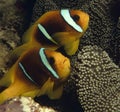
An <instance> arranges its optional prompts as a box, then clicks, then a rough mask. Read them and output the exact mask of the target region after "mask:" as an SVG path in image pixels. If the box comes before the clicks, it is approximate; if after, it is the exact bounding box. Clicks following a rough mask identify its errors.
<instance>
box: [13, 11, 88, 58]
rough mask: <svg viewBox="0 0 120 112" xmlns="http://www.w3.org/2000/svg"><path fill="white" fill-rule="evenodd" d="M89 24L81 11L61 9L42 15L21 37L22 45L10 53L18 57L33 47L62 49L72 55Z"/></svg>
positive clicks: (85, 15)
mask: <svg viewBox="0 0 120 112" xmlns="http://www.w3.org/2000/svg"><path fill="white" fill-rule="evenodd" d="M88 24H89V15H88V14H87V13H85V12H83V11H81V10H68V9H61V10H59V11H49V12H46V13H45V14H43V15H42V16H41V17H40V18H39V19H38V20H37V21H36V22H35V23H34V24H33V25H31V26H30V28H29V29H28V30H27V31H26V32H25V33H24V35H23V39H22V40H23V43H24V44H23V45H22V46H20V47H18V48H17V49H16V50H14V52H13V53H12V56H16V57H17V56H18V57H19V56H20V54H21V53H22V52H24V51H25V50H27V49H30V48H31V47H34V46H39V47H44V48H51V49H53V50H56V49H58V48H60V47H63V48H64V50H65V52H66V53H67V55H73V54H75V52H76V51H77V49H78V46H79V41H80V38H81V37H82V35H83V34H84V33H85V31H86V29H87V28H88Z"/></svg>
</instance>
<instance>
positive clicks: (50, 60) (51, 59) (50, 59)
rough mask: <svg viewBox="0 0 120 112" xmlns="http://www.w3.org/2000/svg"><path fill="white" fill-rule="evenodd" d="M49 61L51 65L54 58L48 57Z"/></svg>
mask: <svg viewBox="0 0 120 112" xmlns="http://www.w3.org/2000/svg"><path fill="white" fill-rule="evenodd" d="M49 63H50V65H53V64H54V63H55V59H54V58H53V57H50V58H49Z"/></svg>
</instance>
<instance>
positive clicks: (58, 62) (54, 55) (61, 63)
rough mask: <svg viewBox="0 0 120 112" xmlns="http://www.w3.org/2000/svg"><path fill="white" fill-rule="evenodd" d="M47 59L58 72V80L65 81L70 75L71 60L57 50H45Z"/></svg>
mask: <svg viewBox="0 0 120 112" xmlns="http://www.w3.org/2000/svg"><path fill="white" fill-rule="evenodd" d="M45 54H46V57H47V60H48V62H49V64H50V65H51V67H52V68H53V70H54V71H55V72H56V74H58V78H57V79H58V80H60V81H62V82H64V81H65V80H66V79H67V78H68V77H69V75H70V68H71V67H70V60H69V59H68V58H67V57H65V56H64V55H63V54H61V53H60V52H57V51H53V50H49V49H46V50H45Z"/></svg>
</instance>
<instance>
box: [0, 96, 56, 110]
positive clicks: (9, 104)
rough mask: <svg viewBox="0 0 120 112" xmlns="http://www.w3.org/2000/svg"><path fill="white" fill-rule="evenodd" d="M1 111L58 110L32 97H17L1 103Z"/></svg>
mask: <svg viewBox="0 0 120 112" xmlns="http://www.w3.org/2000/svg"><path fill="white" fill-rule="evenodd" d="M0 112H56V111H55V110H54V109H52V108H50V107H45V106H41V105H40V104H38V103H36V102H35V101H34V100H33V99H32V98H30V97H15V98H13V99H10V100H8V101H6V102H5V103H4V104H2V105H0Z"/></svg>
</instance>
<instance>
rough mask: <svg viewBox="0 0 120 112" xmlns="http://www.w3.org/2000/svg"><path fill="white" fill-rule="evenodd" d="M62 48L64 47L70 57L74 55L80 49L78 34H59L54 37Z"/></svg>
mask: <svg viewBox="0 0 120 112" xmlns="http://www.w3.org/2000/svg"><path fill="white" fill-rule="evenodd" d="M52 37H53V38H54V40H55V41H57V42H58V43H59V44H60V46H64V49H65V51H66V53H67V54H68V55H73V54H75V52H76V51H77V49H78V46H79V41H80V39H79V38H80V37H79V35H78V34H77V33H69V32H59V33H55V34H54V35H53V36H52Z"/></svg>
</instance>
